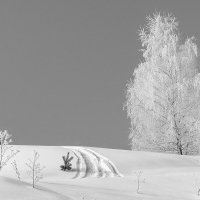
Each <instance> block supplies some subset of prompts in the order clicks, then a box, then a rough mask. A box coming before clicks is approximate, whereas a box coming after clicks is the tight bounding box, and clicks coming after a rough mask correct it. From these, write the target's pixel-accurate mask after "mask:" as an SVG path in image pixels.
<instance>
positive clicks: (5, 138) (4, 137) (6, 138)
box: [0, 130, 19, 171]
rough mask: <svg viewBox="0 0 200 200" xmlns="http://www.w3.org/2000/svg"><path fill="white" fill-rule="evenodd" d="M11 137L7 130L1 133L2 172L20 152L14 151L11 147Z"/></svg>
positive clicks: (0, 157)
mask: <svg viewBox="0 0 200 200" xmlns="http://www.w3.org/2000/svg"><path fill="white" fill-rule="evenodd" d="M11 142H12V139H11V135H10V134H9V133H8V132H7V131H6V130H5V131H0V171H1V170H2V168H3V167H4V166H5V165H7V164H8V162H9V161H10V160H11V159H12V158H13V157H14V156H15V155H16V154H17V153H19V150H14V149H13V147H12V146H11V145H9V144H10V143H11Z"/></svg>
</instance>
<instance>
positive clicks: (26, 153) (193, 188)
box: [0, 145, 200, 200]
mask: <svg viewBox="0 0 200 200" xmlns="http://www.w3.org/2000/svg"><path fill="white" fill-rule="evenodd" d="M13 147H14V149H16V150H19V151H20V153H19V154H17V156H16V157H15V158H14V160H16V163H17V167H18V169H19V171H20V174H21V181H18V179H17V176H16V174H15V171H14V170H13V168H12V166H11V162H12V161H13V160H12V161H11V162H10V163H8V165H7V166H5V168H3V169H2V171H0V200H36V199H37V200H38V199H40V200H59V199H62V200H67V199H71V200H72V199H74V200H83V199H84V200H112V199H114V200H133V199H134V200H197V199H200V198H198V195H197V192H198V188H200V162H199V161H200V157H199V156H179V155H174V154H163V153H153V152H137V151H128V150H118V149H105V148H94V147H68V146H66V147H59V146H25V145H24V146H23V145H14V146H13ZM77 149H78V150H81V152H82V155H81V153H80V151H77ZM34 150H36V151H37V152H38V153H39V154H40V158H39V161H40V163H41V165H45V166H46V168H45V170H44V171H43V175H44V178H43V179H42V180H41V182H40V183H38V185H37V186H36V188H35V189H33V188H32V187H31V180H30V178H29V177H28V175H27V170H28V169H27V167H26V165H25V163H26V162H27V160H28V159H29V158H32V157H33V151H34ZM67 152H70V155H71V156H74V159H73V160H72V166H73V170H72V171H70V172H64V171H61V170H60V165H62V164H63V160H62V156H63V155H66V154H67ZM83 154H84V155H85V157H87V159H88V160H89V161H88V162H89V163H90V164H91V163H92V165H93V168H92V170H91V169H88V170H89V171H87V173H86V165H85V160H84V157H83ZM109 162H110V164H111V165H113V167H114V168H112V167H109V166H110V165H109V164H108V163H109ZM97 163H99V164H97ZM77 164H78V167H79V168H80V171H79V172H78V174H77V170H76V168H77ZM90 170H91V171H90ZM139 170H141V171H142V172H143V173H142V179H145V182H144V183H141V187H140V193H137V191H136V190H137V179H136V176H135V173H134V172H136V171H139ZM111 173H112V176H110V174H111ZM115 173H116V174H118V173H119V174H120V175H122V174H123V175H124V177H123V178H121V177H119V176H115V175H116V174H115ZM107 174H108V175H107ZM88 175H91V176H89V177H88ZM85 176H86V178H83V177H85ZM102 177H103V178H102ZM111 177H112V178H111Z"/></svg>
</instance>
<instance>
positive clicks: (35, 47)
mask: <svg viewBox="0 0 200 200" xmlns="http://www.w3.org/2000/svg"><path fill="white" fill-rule="evenodd" d="M199 9H200V1H198V0H194V1H191V0H190V1H189V0H188V1H184V0H179V1H175V0H171V1H169V0H168V1H164V0H157V1H154V0H146V1H144V0H135V1H133V0H132V1H131V0H79V1H78V0H63V1H61V0H54V1H52V0H24V1H23V0H13V1H10V0H1V1H0V129H2V130H4V129H7V130H8V131H9V132H10V133H11V134H12V135H13V139H14V141H15V142H14V144H33V145H86V146H98V147H108V148H122V149H128V148H129V145H128V143H129V141H128V134H129V126H130V125H129V120H128V119H127V118H126V113H125V111H123V109H122V108H123V103H124V101H125V89H126V83H127V81H128V80H129V79H130V78H131V76H132V73H133V70H134V67H135V66H137V64H138V63H139V62H140V59H141V55H140V52H139V49H140V48H141V45H140V42H139V41H138V29H139V28H140V26H141V27H143V26H144V24H145V17H146V16H147V15H151V14H153V12H155V11H161V12H163V11H165V12H166V13H168V12H171V13H173V14H174V15H175V16H176V17H177V18H178V20H179V21H180V30H181V32H183V36H186V35H188V36H192V35H194V36H196V37H197V39H199V38H200V37H199V34H200V12H199ZM198 43H199V40H198Z"/></svg>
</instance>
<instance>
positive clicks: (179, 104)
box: [125, 13, 200, 155]
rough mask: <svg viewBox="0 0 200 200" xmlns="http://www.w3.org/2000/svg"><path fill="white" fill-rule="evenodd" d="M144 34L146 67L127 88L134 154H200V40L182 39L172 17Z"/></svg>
mask: <svg viewBox="0 0 200 200" xmlns="http://www.w3.org/2000/svg"><path fill="white" fill-rule="evenodd" d="M147 19H148V24H147V26H146V28H145V29H142V30H141V31H140V34H139V36H140V40H141V42H142V46H143V49H142V52H143V58H144V61H143V62H142V63H140V64H139V65H138V67H137V68H136V69H135V70H134V74H133V77H134V80H131V81H130V82H129V83H128V84H127V96H126V97H127V98H126V103H125V108H126V110H127V116H128V118H130V121H131V132H130V138H131V141H132V149H137V150H155V151H167V152H175V153H178V154H181V155H182V154H197V153H199V147H200V73H199V66H198V49H197V45H196V44H195V43H194V38H193V37H192V38H188V39H187V40H186V41H185V42H182V40H181V39H180V34H179V32H178V23H177V21H176V19H175V18H174V17H173V16H171V15H167V16H165V15H163V16H162V15H160V14H159V13H157V14H155V15H154V16H153V17H152V18H151V17H148V18H147Z"/></svg>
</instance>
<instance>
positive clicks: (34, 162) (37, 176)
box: [0, 130, 44, 188]
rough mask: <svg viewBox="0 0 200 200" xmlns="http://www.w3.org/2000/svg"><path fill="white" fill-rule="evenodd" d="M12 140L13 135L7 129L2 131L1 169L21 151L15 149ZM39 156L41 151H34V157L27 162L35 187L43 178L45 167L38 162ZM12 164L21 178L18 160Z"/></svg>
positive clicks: (0, 144) (0, 139)
mask: <svg viewBox="0 0 200 200" xmlns="http://www.w3.org/2000/svg"><path fill="white" fill-rule="evenodd" d="M11 142H12V139H11V135H10V134H9V133H8V132H7V131H6V130H5V131H0V171H1V170H2V169H3V167H5V166H6V165H7V164H8V162H9V161H10V160H11V159H12V158H14V157H15V155H16V154H17V153H19V150H14V149H13V147H12V146H11V145H10V143H11ZM39 157H40V155H39V153H38V152H36V151H34V156H33V159H29V160H28V163H26V165H27V167H28V171H27V173H28V175H29V176H30V177H31V180H32V186H33V188H34V187H35V184H36V183H37V182H39V181H40V180H41V179H42V178H43V176H42V173H41V172H42V170H43V169H44V167H41V165H40V163H39V162H38V159H39ZM11 165H12V167H13V169H14V171H15V173H16V175H17V178H18V180H21V177H20V172H19V169H18V167H17V163H16V161H15V160H14V161H13V162H12V163H11Z"/></svg>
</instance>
